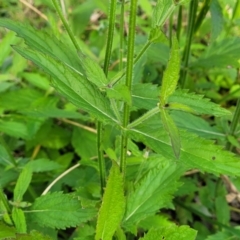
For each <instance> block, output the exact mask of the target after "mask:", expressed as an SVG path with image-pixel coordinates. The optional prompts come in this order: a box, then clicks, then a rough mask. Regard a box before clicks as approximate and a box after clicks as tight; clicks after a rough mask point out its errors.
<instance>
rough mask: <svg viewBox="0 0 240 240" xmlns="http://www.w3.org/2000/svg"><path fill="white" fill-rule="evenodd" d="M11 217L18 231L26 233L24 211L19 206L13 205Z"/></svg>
mask: <svg viewBox="0 0 240 240" xmlns="http://www.w3.org/2000/svg"><path fill="white" fill-rule="evenodd" d="M12 218H13V222H14V225H15V227H16V229H17V232H18V233H27V224H26V220H25V216H24V212H23V210H22V209H20V208H16V207H13V210H12Z"/></svg>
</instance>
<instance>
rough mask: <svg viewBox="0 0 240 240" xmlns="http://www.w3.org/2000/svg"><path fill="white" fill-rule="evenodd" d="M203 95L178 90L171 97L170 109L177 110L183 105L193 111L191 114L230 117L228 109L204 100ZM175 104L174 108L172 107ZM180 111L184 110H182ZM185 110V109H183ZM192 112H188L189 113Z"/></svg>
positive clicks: (206, 99)
mask: <svg viewBox="0 0 240 240" xmlns="http://www.w3.org/2000/svg"><path fill="white" fill-rule="evenodd" d="M203 97H204V96H203V95H197V94H195V93H188V90H180V89H179V90H177V91H175V92H174V94H172V95H171V96H170V97H169V101H168V103H169V108H170V109H177V108H176V103H177V104H183V105H184V106H186V108H187V110H188V108H190V109H191V112H192V113H194V114H209V115H211V116H216V117H220V116H225V115H230V114H231V112H229V111H228V110H227V109H225V108H222V107H221V106H220V105H218V104H216V103H213V102H210V99H208V98H203ZM172 104H173V106H172ZM179 110H182V109H181V108H180V109H179ZM183 110H184V109H183ZM189 111H190V110H188V112H189Z"/></svg>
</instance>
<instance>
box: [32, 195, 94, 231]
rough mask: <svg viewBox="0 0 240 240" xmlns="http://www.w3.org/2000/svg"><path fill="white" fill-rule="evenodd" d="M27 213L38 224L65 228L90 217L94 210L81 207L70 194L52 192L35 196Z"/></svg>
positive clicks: (92, 215)
mask: <svg viewBox="0 0 240 240" xmlns="http://www.w3.org/2000/svg"><path fill="white" fill-rule="evenodd" d="M28 214H29V216H30V219H32V220H34V222H36V223H37V224H39V225H40V226H43V227H50V228H58V229H65V228H66V227H75V226H77V225H79V224H80V223H82V222H86V221H88V220H90V219H92V218H93V217H94V216H96V210H95V209H92V208H91V209H83V208H82V205H81V202H80V201H79V200H78V199H77V198H75V197H73V196H71V195H70V194H63V193H62V192H54V193H52V194H47V195H44V196H41V197H39V198H37V199H36V200H35V202H34V203H33V205H32V207H31V209H30V211H29V212H28Z"/></svg>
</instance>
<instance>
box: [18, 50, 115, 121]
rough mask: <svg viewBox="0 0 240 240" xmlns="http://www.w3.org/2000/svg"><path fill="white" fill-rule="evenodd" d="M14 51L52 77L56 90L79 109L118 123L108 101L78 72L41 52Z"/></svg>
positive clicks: (103, 119)
mask: <svg viewBox="0 0 240 240" xmlns="http://www.w3.org/2000/svg"><path fill="white" fill-rule="evenodd" d="M14 49H15V50H16V51H17V52H18V53H19V54H21V55H22V56H23V57H25V58H27V59H29V60H31V61H33V62H34V63H35V64H37V65H38V66H39V67H41V68H43V69H44V70H45V71H46V72H47V73H48V74H49V75H50V76H51V77H52V78H51V82H52V84H53V86H54V87H55V88H56V90H57V91H58V92H60V93H61V94H62V95H63V96H64V97H66V98H67V99H68V100H69V101H70V102H72V103H73V104H75V105H76V106H77V107H79V108H81V109H83V110H85V111H87V112H89V113H91V114H93V115H94V116H95V117H97V118H98V119H99V120H102V121H109V120H110V121H111V122H112V121H116V120H115V117H114V114H113V111H112V109H111V108H110V102H109V101H108V99H107V98H105V97H104V96H103V95H102V93H101V92H100V91H99V90H98V89H97V88H96V87H95V86H94V85H92V84H91V83H90V82H88V81H86V79H84V78H83V77H82V76H81V75H80V74H78V73H77V72H76V71H74V70H73V69H71V68H70V67H68V66H66V65H65V64H63V63H61V62H59V61H58V60H56V59H54V58H52V57H50V56H46V55H44V54H42V53H40V52H36V51H33V50H30V49H21V48H18V47H14Z"/></svg>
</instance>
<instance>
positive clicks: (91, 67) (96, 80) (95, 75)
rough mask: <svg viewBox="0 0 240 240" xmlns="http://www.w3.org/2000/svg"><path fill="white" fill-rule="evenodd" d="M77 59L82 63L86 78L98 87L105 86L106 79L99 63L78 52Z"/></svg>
mask: <svg viewBox="0 0 240 240" xmlns="http://www.w3.org/2000/svg"><path fill="white" fill-rule="evenodd" d="M79 60H80V62H81V64H82V67H83V69H84V74H85V76H86V77H87V79H88V80H89V81H90V82H92V83H93V84H95V85H96V86H98V87H99V88H103V87H106V85H107V84H108V79H107V78H106V75H105V74H104V72H103V69H102V68H101V67H100V66H99V64H98V63H97V62H96V61H94V60H92V59H91V58H90V57H88V56H86V55H84V54H82V53H79Z"/></svg>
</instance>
